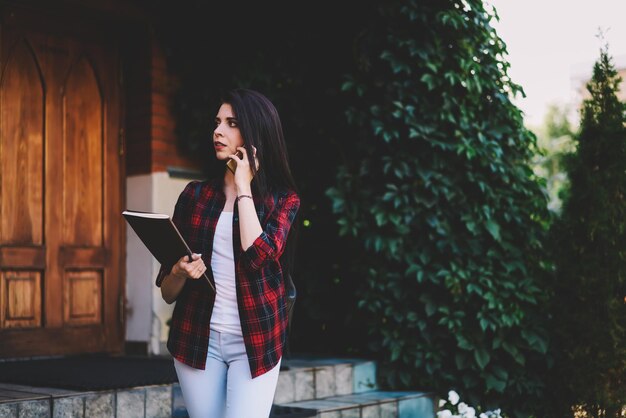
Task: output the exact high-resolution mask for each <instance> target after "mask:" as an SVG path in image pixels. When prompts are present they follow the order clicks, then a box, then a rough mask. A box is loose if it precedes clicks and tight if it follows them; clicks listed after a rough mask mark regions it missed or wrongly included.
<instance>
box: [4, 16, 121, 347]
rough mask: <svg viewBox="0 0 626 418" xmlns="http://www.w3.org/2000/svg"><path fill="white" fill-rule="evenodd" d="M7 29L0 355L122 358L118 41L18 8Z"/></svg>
mask: <svg viewBox="0 0 626 418" xmlns="http://www.w3.org/2000/svg"><path fill="white" fill-rule="evenodd" d="M2 23H3V24H2V30H1V34H0V48H1V50H0V62H2V63H3V67H1V68H0V167H1V170H0V356H2V357H23V356H33V355H56V354H68V353H79V352H104V351H107V352H112V351H120V350H121V348H122V344H123V335H124V318H123V309H121V308H123V305H121V304H122V302H123V275H122V270H121V266H122V254H123V252H124V248H123V245H124V242H123V238H122V234H121V232H122V230H123V229H122V227H123V225H122V223H121V222H122V220H121V217H120V215H119V214H120V213H121V210H122V198H123V183H122V175H123V173H122V167H123V166H122V163H123V161H122V160H121V156H120V149H119V147H120V141H119V136H118V135H119V132H120V128H121V126H120V111H121V103H120V93H119V91H120V80H119V62H118V54H117V50H116V45H115V42H114V41H111V39H110V38H106V37H105V36H104V35H105V34H106V32H105V31H102V30H98V28H97V27H91V26H86V27H77V26H76V25H75V24H74V23H71V22H65V24H64V22H62V21H61V20H55V19H50V18H46V17H45V16H43V17H42V16H36V15H34V14H33V12H30V11H25V10H21V9H17V8H16V9H11V10H9V9H4V10H2ZM68 28H70V29H68ZM100 29H102V28H100Z"/></svg>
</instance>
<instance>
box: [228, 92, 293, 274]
mask: <svg viewBox="0 0 626 418" xmlns="http://www.w3.org/2000/svg"><path fill="white" fill-rule="evenodd" d="M223 103H227V104H229V105H230V106H231V107H232V109H233V113H234V115H235V117H236V118H237V124H238V126H239V131H240V132H241V136H242V138H243V141H244V146H245V147H246V149H247V150H248V152H247V155H248V160H249V162H250V166H251V167H252V170H253V173H254V177H253V179H252V183H251V187H252V194H254V195H257V196H262V197H265V196H267V195H268V194H272V193H274V192H276V191H279V190H292V191H294V192H296V193H297V192H298V189H297V187H296V183H295V181H294V179H293V176H292V174H291V169H290V168H289V156H288V153H287V145H286V144H285V137H284V134H283V126H282V123H281V122H280V117H279V116H278V110H276V107H275V106H274V104H273V103H272V102H271V101H270V100H269V99H268V98H267V97H265V96H264V95H263V94H261V93H259V92H257V91H254V90H249V89H242V88H239V89H234V90H230V91H229V92H227V93H226V94H224V95H223V96H222V99H221V101H220V105H221V104H223ZM252 146H254V147H255V148H256V150H257V154H256V156H257V158H258V159H259V171H258V172H257V171H256V168H255V166H254V161H253V159H254V157H253V153H252ZM298 218H299V216H296V219H294V221H293V224H292V225H291V228H290V230H289V235H288V237H287V242H286V244H285V251H284V252H283V255H282V257H281V259H280V262H281V266H282V267H283V270H284V271H285V272H287V273H288V274H291V273H292V266H293V262H294V257H295V241H296V236H297V230H298V223H299V222H298Z"/></svg>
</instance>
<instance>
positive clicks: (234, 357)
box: [174, 330, 282, 418]
mask: <svg viewBox="0 0 626 418" xmlns="http://www.w3.org/2000/svg"><path fill="white" fill-rule="evenodd" d="M281 361H282V358H281V360H280V361H279V362H278V364H277V365H276V366H275V367H274V368H273V369H272V370H270V371H268V372H266V373H264V374H262V375H261V376H258V377H256V378H254V379H252V375H251V373H250V365H249V364H248V356H247V355H246V348H245V345H244V341H243V337H242V336H239V335H234V334H225V333H220V332H217V331H215V330H211V332H210V337H209V351H208V354H207V361H206V368H205V370H200V369H194V368H193V367H190V366H187V365H186V364H184V363H181V362H180V361H178V360H176V359H174V366H175V368H176V374H177V375H178V381H179V383H180V388H181V390H182V392H183V399H184V400H185V406H186V408H187V412H188V413H189V417H190V418H220V417H224V418H242V417H245V418H267V417H268V416H269V415H270V410H271V408H272V402H273V400H274V392H275V391H276V383H277V382H278V373H279V371H280V363H281Z"/></svg>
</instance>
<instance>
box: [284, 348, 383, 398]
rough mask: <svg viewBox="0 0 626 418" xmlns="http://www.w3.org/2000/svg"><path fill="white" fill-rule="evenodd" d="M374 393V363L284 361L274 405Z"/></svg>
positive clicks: (292, 358) (336, 360) (306, 359)
mask: <svg viewBox="0 0 626 418" xmlns="http://www.w3.org/2000/svg"><path fill="white" fill-rule="evenodd" d="M375 389H377V385H376V363H375V362H373V361H370V360H365V359H356V358H320V357H303V356H301V357H290V358H285V359H283V362H282V370H281V371H280V375H279V376H278V384H277V386H276V393H275V396H274V403H276V404H285V403H289V402H296V401H305V400H312V399H321V398H327V397H330V396H340V395H350V394H355V393H361V392H365V391H371V390H375Z"/></svg>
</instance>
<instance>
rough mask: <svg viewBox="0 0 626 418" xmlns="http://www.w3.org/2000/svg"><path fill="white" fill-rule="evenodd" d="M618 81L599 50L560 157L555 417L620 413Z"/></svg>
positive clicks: (623, 282)
mask: <svg viewBox="0 0 626 418" xmlns="http://www.w3.org/2000/svg"><path fill="white" fill-rule="evenodd" d="M620 81H621V80H620V78H619V77H618V75H617V72H616V71H615V67H614V66H613V63H612V60H611V58H610V56H609V55H608V48H604V49H603V50H602V51H601V54H600V58H599V59H598V61H597V62H596V63H595V65H594V69H593V77H592V79H591V81H590V82H589V83H588V85H587V89H588V91H589V93H590V98H589V99H587V100H586V101H585V102H584V104H583V108H582V119H581V127H580V133H579V134H578V136H577V137H575V140H576V142H577V151H576V152H575V153H573V154H570V155H569V156H568V158H567V159H566V160H565V162H566V168H567V172H568V176H569V178H570V184H571V187H570V188H569V192H568V194H567V196H566V198H565V199H564V204H563V213H562V217H561V219H559V220H558V221H557V222H556V223H555V225H554V227H553V229H552V234H553V235H552V236H553V240H552V242H553V245H554V257H555V263H556V275H555V282H554V289H553V294H554V299H553V302H552V303H551V306H552V310H553V314H554V320H553V321H552V329H553V333H554V336H555V344H554V357H555V359H556V369H555V372H554V373H553V376H554V377H555V378H554V379H553V381H552V382H551V387H552V389H553V390H554V392H555V394H556V396H555V397H554V400H555V403H554V405H555V406H556V407H558V408H557V410H556V412H555V416H565V415H569V416H571V415H572V409H571V408H572V407H577V408H578V409H579V410H582V411H585V412H586V413H587V416H590V417H622V416H624V415H623V412H622V407H623V406H624V405H626V304H625V303H624V302H625V300H624V295H626V234H625V232H626V231H625V230H626V201H625V200H624V198H625V197H624V195H625V194H626V128H624V123H625V122H626V120H625V118H624V104H623V103H621V102H620V101H619V99H618V97H617V92H618V87H619V83H620Z"/></svg>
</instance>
